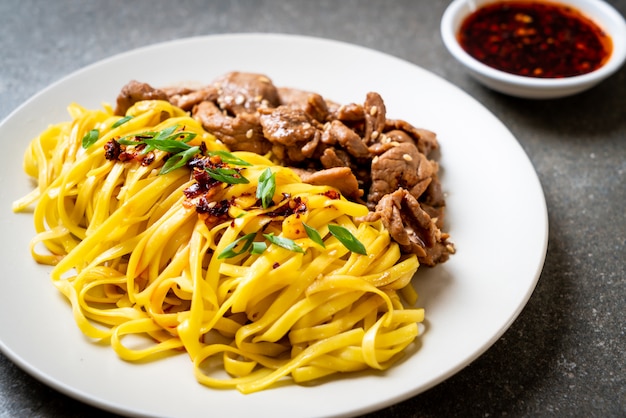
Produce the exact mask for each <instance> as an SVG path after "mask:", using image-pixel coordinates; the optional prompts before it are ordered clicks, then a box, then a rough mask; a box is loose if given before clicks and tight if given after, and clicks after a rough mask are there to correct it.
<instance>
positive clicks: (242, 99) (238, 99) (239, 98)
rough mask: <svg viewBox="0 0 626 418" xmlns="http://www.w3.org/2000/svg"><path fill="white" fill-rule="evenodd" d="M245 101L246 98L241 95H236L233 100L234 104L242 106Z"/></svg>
mask: <svg viewBox="0 0 626 418" xmlns="http://www.w3.org/2000/svg"><path fill="white" fill-rule="evenodd" d="M245 101H246V98H245V97H243V94H238V95H237V97H236V98H235V104H238V105H242V104H243V103H244V102H245Z"/></svg>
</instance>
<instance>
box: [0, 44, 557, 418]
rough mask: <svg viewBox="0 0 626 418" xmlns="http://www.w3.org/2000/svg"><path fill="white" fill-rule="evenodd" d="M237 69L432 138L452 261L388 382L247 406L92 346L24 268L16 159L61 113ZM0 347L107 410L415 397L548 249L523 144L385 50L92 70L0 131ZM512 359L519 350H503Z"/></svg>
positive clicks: (319, 412) (25, 234)
mask: <svg viewBox="0 0 626 418" xmlns="http://www.w3.org/2000/svg"><path fill="white" fill-rule="evenodd" d="M231 70H242V71H253V72H260V73H265V74H267V75H268V76H270V78H272V80H273V81H274V83H275V84H276V85H278V86H292V87H299V88H303V89H309V90H313V91H316V92H319V93H321V94H322V95H324V96H326V97H328V98H331V99H333V100H335V101H338V102H341V103H349V102H361V103H362V102H363V100H364V98H365V95H366V93H367V92H368V91H377V92H379V93H381V95H382V97H383V98H384V99H385V102H386V104H387V110H388V116H389V117H391V118H396V119H405V120H407V121H409V122H411V123H413V124H414V125H417V126H420V127H424V128H428V129H431V130H433V131H435V132H436V133H437V134H438V137H439V140H440V142H441V148H442V158H441V167H442V182H443V187H444V190H445V192H447V194H448V196H447V204H448V215H447V224H448V226H449V231H450V233H451V235H452V239H453V241H454V242H455V243H456V246H457V249H458V253H457V254H456V255H454V256H452V257H451V259H450V260H449V262H447V263H445V264H444V265H441V266H439V267H437V268H434V269H427V268H423V269H420V271H419V272H418V275H417V277H416V280H415V286H416V288H417V290H418V292H419V294H420V299H419V301H418V304H419V305H421V306H424V307H425V308H426V318H427V321H426V332H425V333H424V335H423V336H421V337H420V339H421V345H420V346H419V347H418V349H417V350H415V351H414V352H412V353H410V356H408V357H407V358H406V360H404V361H403V362H402V363H400V364H398V365H397V366H396V367H393V368H392V369H391V370H388V371H387V372H385V373H363V374H359V375H348V376H345V377H342V378H340V379H336V380H332V381H329V382H327V383H324V384H323V385H319V386H314V387H301V386H296V385H291V386H282V387H280V388H276V389H270V390H266V391H263V392H261V393H255V394H251V395H241V394H240V393H238V392H236V391H216V390H212V389H208V388H206V387H204V386H202V385H200V384H198V383H197V382H196V380H195V379H194V377H193V374H192V364H191V362H190V361H189V359H188V357H186V356H185V355H180V356H177V357H174V358H170V359H167V360H162V361H158V362H154V363H146V364H130V363H126V362H124V361H122V360H119V359H118V358H117V357H116V355H115V354H114V353H113V351H112V350H111V349H110V348H108V347H106V346H101V345H98V344H93V343H91V342H88V341H87V340H86V339H85V338H84V337H83V336H82V334H81V332H80V331H79V330H78V328H77V327H76V325H75V324H74V322H73V319H72V315H71V312H70V309H69V306H68V304H67V303H66V301H65V300H64V299H63V298H62V297H61V296H60V295H59V294H58V293H57V291H56V290H55V288H54V287H53V286H52V284H51V283H50V282H49V277H48V275H49V270H50V269H49V268H48V267H43V266H39V265H37V264H36V263H34V262H33V260H32V259H31V257H30V254H29V249H28V242H29V240H30V239H31V237H32V235H33V231H34V230H33V227H32V217H31V216H30V215H29V214H19V215H15V214H13V213H12V212H11V202H12V201H13V200H15V199H16V198H18V197H20V196H22V195H24V194H25V193H27V192H28V191H29V190H30V189H31V187H32V184H31V183H30V182H29V180H28V179H27V178H26V176H25V175H24V174H23V173H22V162H21V160H22V154H23V152H24V149H25V147H26V145H27V143H28V141H30V140H31V138H32V137H34V136H35V135H36V134H38V133H39V132H40V131H41V130H42V129H44V128H45V127H46V126H47V125H48V124H51V123H56V122H59V121H62V120H67V119H68V117H69V116H68V115H67V112H66V106H67V105H68V104H69V103H70V102H72V101H76V102H78V103H80V104H81V105H83V106H86V107H90V108H93V107H99V106H100V105H101V103H102V102H109V103H113V102H114V100H115V98H116V96H117V93H118V91H119V90H120V88H121V87H122V86H123V85H124V84H125V83H127V82H128V81H129V80H130V79H137V80H141V81H145V82H148V83H151V84H153V85H155V86H162V85H167V84H172V83H175V82H179V81H200V82H205V83H206V82H209V81H210V80H212V79H213V78H214V77H216V76H218V75H221V74H223V73H225V72H227V71H231ZM0 140H1V141H2V150H3V152H2V154H1V155H0V202H1V205H0V207H1V209H0V214H1V215H0V230H1V231H2V233H1V234H0V265H2V266H3V267H2V275H1V281H0V294H1V295H2V303H0V347H1V349H2V351H3V352H4V354H5V355H7V356H8V357H9V358H10V359H11V360H13V361H14V362H15V363H17V364H18V365H19V366H20V367H22V368H23V369H24V370H26V371H27V372H28V373H30V374H32V375H33V376H35V377H36V378H37V379H39V380H41V381H43V382H44V383H46V384H48V385H50V386H52V387H54V388H55V389H57V390H59V391H61V392H63V393H65V394H68V395H70V396H73V397H75V398H78V399H80V400H82V401H84V402H86V403H89V404H92V405H95V406H98V407H100V408H103V409H106V410H109V411H113V412H117V413H122V414H138V415H150V416H185V417H200V416H205V415H207V414H210V415H211V416H229V417H235V416H249V415H250V414H254V415H255V416H258V417H262V416H272V417H283V416H284V417H292V416H347V415H355V414H362V413H365V412H368V411H372V410H375V409H379V408H382V407H385V406H388V405H390V404H393V403H396V402H399V401H401V400H403V399H406V398H409V397H411V396H413V395H416V394H418V393H420V392H422V391H424V390H426V389H428V388H430V387H432V386H434V385H436V384H437V383H440V382H441V381H443V380H445V379H446V378H448V377H450V376H451V375H453V374H454V373H456V372H458V371H459V370H461V369H462V368H463V367H464V366H466V365H467V364H469V363H470V362H471V361H472V360H474V359H476V358H477V357H478V356H479V355H481V354H482V353H483V352H484V351H485V350H487V348H489V347H490V346H491V345H492V344H493V343H494V342H495V341H496V340H497V339H498V338H499V337H500V336H501V335H502V334H503V333H504V331H505V330H506V329H507V328H508V327H509V326H510V325H511V323H512V322H513V321H514V319H515V318H516V317H517V315H518V314H519V313H520V311H521V310H522V308H523V307H524V305H525V304H526V302H527V300H528V298H529V297H530V295H531V293H532V291H533V289H534V287H535V284H536V282H537V279H538V277H539V274H540V272H541V269H542V266H543V261H544V257H545V253H546V245H547V230H548V223H547V211H546V205H545V200H544V196H543V192H542V189H541V185H540V183H539V181H538V178H537V175H536V174H535V172H534V169H533V167H532V165H531V163H530V161H529V160H528V158H527V157H526V155H525V154H524V152H523V150H522V148H521V147H520V145H519V144H518V142H517V141H516V140H515V138H514V137H513V136H512V134H511V133H510V132H509V131H508V130H507V129H506V128H505V126H504V125H503V124H502V123H501V122H500V121H498V120H497V119H496V118H495V117H494V116H493V115H492V114H491V113H490V112H488V111H487V110H486V109H485V108H484V107H482V106H481V105H480V104H479V103H477V102H476V101H475V100H474V99H472V98H471V97H469V96H468V95H466V94H465V93H463V92H462V91H461V90H459V89H458V88H456V87H454V86H452V85H450V84H449V83H447V82H446V81H444V80H442V79H440V78H438V77H437V76H435V75H433V74H431V73H429V72H427V71H425V70H423V69H421V68H419V67H417V66H415V65H412V64H410V63H407V62H404V61H402V60H399V59H397V58H394V57H391V56H388V55H385V54H382V53H380V52H376V51H372V50H368V49H364V48H361V47H357V46H353V45H347V44H343V43H339V42H334V41H329V40H321V39H312V38H306V37H298V36H285V35H260V34H247V35H223V36H209V37H200V38H191V39H183V40H179V41H174V42H168V43H164V44H159V45H155V46H150V47H147V48H142V49H138V50H134V51H131V52H128V53H125V54H122V55H118V56H115V57H113V58H110V59H107V60H104V61H102V62H98V63H96V64H94V65H91V66H89V67H87V68H85V69H83V70H81V71H78V72H76V73H74V74H72V75H70V76H68V77H66V78H64V79H62V80H60V81H59V82H57V83H55V84H53V85H51V86H50V87H48V88H47V89H45V90H43V91H42V92H40V93H39V94H37V95H36V96H34V97H33V98H32V99H30V100H29V101H27V102H26V103H25V104H24V105H22V106H21V107H19V108H18V109H17V110H16V111H14V112H13V113H12V114H11V115H10V116H9V117H8V118H7V119H6V120H4V122H3V123H2V124H1V125H0ZM511 355H512V356H514V355H515V353H514V352H513V353H511Z"/></svg>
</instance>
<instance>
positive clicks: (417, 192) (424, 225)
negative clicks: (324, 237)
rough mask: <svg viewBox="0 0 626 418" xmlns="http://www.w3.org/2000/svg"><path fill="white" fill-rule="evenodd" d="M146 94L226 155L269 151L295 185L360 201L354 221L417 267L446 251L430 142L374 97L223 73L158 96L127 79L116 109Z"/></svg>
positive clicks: (429, 135) (441, 257)
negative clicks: (325, 93)
mask: <svg viewBox="0 0 626 418" xmlns="http://www.w3.org/2000/svg"><path fill="white" fill-rule="evenodd" d="M154 98H158V99H162V100H169V101H170V102H171V103H172V104H174V105H176V106H178V107H180V108H182V109H184V110H186V111H190V112H191V114H192V116H193V117H194V118H196V119H197V120H198V121H200V123H202V125H203V126H204V128H205V129H206V130H207V131H209V132H211V133H213V134H214V135H215V136H216V137H217V138H218V139H220V140H221V141H222V142H223V143H224V144H225V145H226V146H227V147H228V148H229V149H230V150H232V151H250V152H255V153H258V154H267V153H271V155H272V158H273V159H274V160H276V161H277V162H279V163H280V164H282V165H284V166H288V167H292V168H293V169H294V170H295V171H296V172H297V173H298V174H299V175H300V177H301V179H302V180H303V181H304V182H306V183H310V184H315V185H328V186H332V187H335V188H337V189H338V190H339V191H340V192H341V193H342V194H343V195H344V196H345V197H346V198H348V199H351V200H354V201H356V202H359V203H365V204H367V206H368V208H369V209H370V211H371V212H370V214H369V215H368V216H366V217H364V218H362V220H372V221H373V220H377V219H382V222H383V223H384V225H385V226H386V227H387V228H389V230H390V232H391V236H392V237H393V238H394V240H396V241H397V242H398V244H399V245H400V247H401V248H402V251H403V252H405V253H414V254H417V256H418V258H419V260H420V262H421V263H422V264H424V265H428V266H432V265H435V264H437V263H441V262H443V261H445V260H447V259H448V257H449V255H450V254H451V253H452V252H454V247H453V245H452V244H450V243H449V242H448V241H447V240H448V235H447V234H446V233H443V232H441V231H442V228H443V224H444V222H443V221H444V215H445V199H444V194H443V191H442V189H441V183H440V181H439V177H438V170H439V165H438V163H437V162H436V159H437V155H436V154H437V152H438V150H439V144H438V141H437V137H436V135H435V133H433V132H431V131H428V130H426V129H421V128H416V127H415V126H413V125H411V124H410V123H408V122H406V121H404V120H399V119H398V120H395V119H387V109H386V106H385V103H384V101H383V98H382V97H381V96H380V94H378V93H375V92H370V93H367V95H366V97H365V100H364V102H363V103H362V104H357V103H349V104H346V105H340V104H338V103H336V102H333V101H330V100H328V99H326V98H324V97H322V96H321V95H320V94H318V93H314V92H310V91H304V90H299V89H294V88H285V87H276V86H274V84H273V83H272V81H271V80H270V79H269V78H268V77H266V76H265V75H262V74H254V73H242V72H230V73H227V74H225V75H223V76H221V77H219V78H217V79H215V80H214V81H213V82H212V83H211V84H209V85H206V86H200V87H197V88H189V87H170V88H165V89H163V90H158V89H154V88H152V87H150V86H149V85H147V84H143V83H138V82H136V81H133V82H131V83H129V84H128V85H127V86H125V87H124V88H123V89H122V92H121V93H120V96H119V98H118V106H117V109H116V112H118V111H119V112H123V113H125V112H126V110H127V109H128V107H130V106H131V105H132V104H133V103H134V102H136V101H139V100H145V99H154ZM123 113H119V114H123ZM114 151H115V150H114V149H111V150H110V152H114ZM364 197H366V198H367V199H366V200H363V199H364Z"/></svg>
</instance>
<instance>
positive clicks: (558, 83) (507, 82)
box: [441, 0, 626, 99]
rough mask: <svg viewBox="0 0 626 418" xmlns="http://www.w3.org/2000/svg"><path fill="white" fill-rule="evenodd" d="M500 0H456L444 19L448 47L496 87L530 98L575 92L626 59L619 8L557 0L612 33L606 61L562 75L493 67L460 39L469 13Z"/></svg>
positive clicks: (596, 1)
mask: <svg viewBox="0 0 626 418" xmlns="http://www.w3.org/2000/svg"><path fill="white" fill-rule="evenodd" d="M497 1H503V0H454V1H453V2H452V3H450V5H449V6H448V8H447V9H446V11H445V12H444V14H443V17H442V19H441V36H442V38H443V42H444V45H445V46H446V48H447V49H448V51H450V53H451V54H452V56H453V57H454V58H456V60H457V61H458V62H459V63H460V64H461V65H463V67H465V69H466V70H467V71H468V73H469V74H470V75H471V76H472V77H474V78H475V79H476V80H477V81H479V82H480V83H482V84H484V85H485V86H487V87H489V88H491V89H493V90H496V91H499V92H501V93H505V94H508V95H511V96H517V97H523V98H530V99H554V98H559V97H565V96H571V95H574V94H577V93H580V92H582V91H585V90H587V89H590V88H591V87H593V86H595V85H597V84H598V83H600V82H601V81H602V80H604V79H606V78H607V77H609V76H610V75H611V74H613V73H615V72H616V71H617V70H618V69H619V68H620V67H621V66H622V65H623V63H624V60H626V21H624V17H623V16H622V15H620V14H619V12H618V11H617V10H615V9H614V8H613V7H611V6H610V5H609V4H607V3H606V2H605V1H603V0H554V1H553V2H554V3H560V4H567V5H570V6H573V7H574V8H576V9H578V10H579V11H581V12H582V13H583V14H585V15H586V16H587V17H589V18H591V19H592V20H593V21H594V22H595V23H596V24H598V25H599V26H600V27H601V28H603V29H604V30H605V31H606V32H607V33H608V34H609V35H610V36H611V38H612V40H613V53H612V54H611V56H610V58H609V60H608V61H607V62H606V64H605V65H603V66H602V67H601V68H599V69H597V70H595V71H593V72H591V73H588V74H583V75H579V76H574V77H566V78H558V79H556V78H553V79H548V78H533V77H523V76H518V75H515V74H509V73H506V72H504V71H499V70H496V69H495V68H492V67H489V66H487V65H485V64H483V63H481V62H480V61H478V60H476V59H475V58H473V57H472V56H471V55H469V54H468V53H467V52H465V50H464V49H463V48H462V47H461V46H460V45H459V43H458V40H457V33H458V30H459V27H460V26H461V23H462V22H463V21H464V20H465V17H467V16H468V15H469V14H470V13H472V12H473V11H474V10H476V9H477V8H479V7H481V6H483V5H485V4H487V3H494V2H497ZM504 1H506V0H504Z"/></svg>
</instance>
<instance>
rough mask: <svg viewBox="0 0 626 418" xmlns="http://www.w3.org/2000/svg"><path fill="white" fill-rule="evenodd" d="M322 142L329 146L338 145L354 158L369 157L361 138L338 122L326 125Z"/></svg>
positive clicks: (334, 121)
mask: <svg viewBox="0 0 626 418" xmlns="http://www.w3.org/2000/svg"><path fill="white" fill-rule="evenodd" d="M322 142H323V143H325V144H329V145H334V144H339V145H341V147H343V148H344V149H345V150H346V151H347V152H348V154H350V155H352V156H353V157H355V158H369V157H370V156H371V154H370V151H369V149H368V148H367V146H365V143H364V141H363V140H362V139H361V137H360V136H359V135H358V134H357V133H356V132H354V131H353V130H352V129H350V128H348V127H347V126H346V125H344V124H343V122H341V121H339V120H333V121H332V122H330V123H329V124H327V125H326V128H325V129H324V134H323V136H322Z"/></svg>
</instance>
